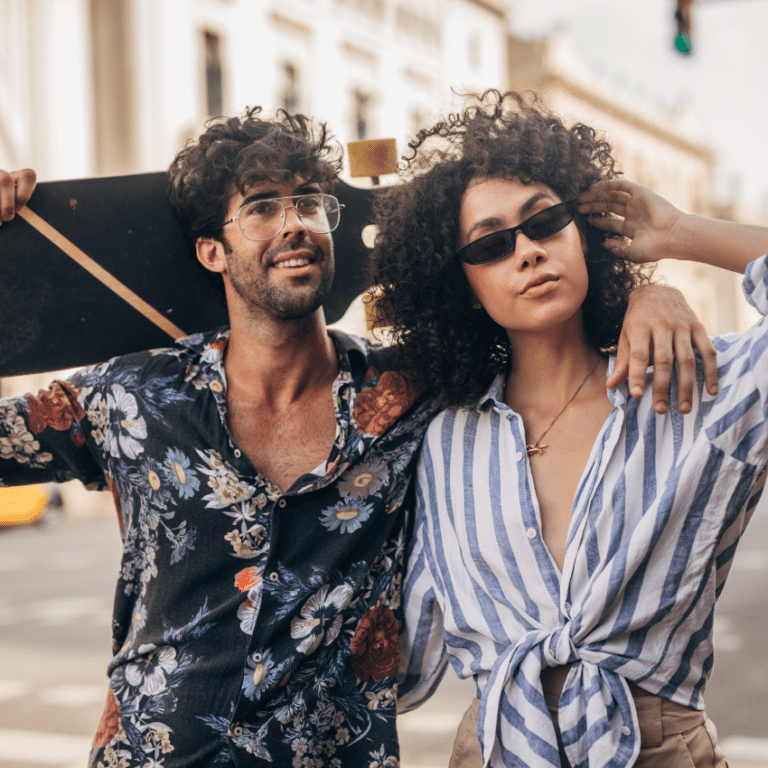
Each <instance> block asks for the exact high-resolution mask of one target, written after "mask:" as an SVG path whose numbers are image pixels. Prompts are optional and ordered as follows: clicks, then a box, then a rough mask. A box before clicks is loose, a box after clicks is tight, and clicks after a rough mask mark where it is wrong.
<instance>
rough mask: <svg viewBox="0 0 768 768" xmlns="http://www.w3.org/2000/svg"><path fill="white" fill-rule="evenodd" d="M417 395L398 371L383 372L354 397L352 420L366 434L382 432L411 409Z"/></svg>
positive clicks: (380, 433)
mask: <svg viewBox="0 0 768 768" xmlns="http://www.w3.org/2000/svg"><path fill="white" fill-rule="evenodd" d="M417 394H418V392H417V391H416V390H415V389H414V388H413V387H412V386H411V385H410V384H409V383H408V381H407V379H405V378H404V377H403V376H401V375H400V374H399V373H395V372H394V371H385V372H384V373H382V374H381V378H380V379H379V383H378V384H377V385H376V386H375V387H369V388H368V389H364V390H363V391H362V392H361V393H360V394H359V395H358V396H357V398H356V399H355V410H354V418H355V422H356V423H357V426H358V427H359V429H360V430H361V431H363V432H365V433H366V434H368V435H383V434H384V433H385V432H386V431H387V430H388V429H389V428H390V427H391V426H392V425H393V424H394V423H395V422H396V421H397V420H398V419H399V418H400V417H401V416H402V415H403V414H404V413H405V412H406V411H407V410H408V408H410V406H411V404H412V403H413V402H414V400H416V396H417Z"/></svg>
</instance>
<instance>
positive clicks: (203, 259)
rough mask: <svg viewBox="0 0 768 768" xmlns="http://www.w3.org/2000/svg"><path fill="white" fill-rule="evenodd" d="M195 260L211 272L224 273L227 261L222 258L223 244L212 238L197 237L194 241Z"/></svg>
mask: <svg viewBox="0 0 768 768" xmlns="http://www.w3.org/2000/svg"><path fill="white" fill-rule="evenodd" d="M195 252H196V253H197V260H198V261H199V262H200V263H201V264H202V265H203V266H204V267H205V268H206V269H209V270H210V271H211V272H224V270H226V268H227V261H226V259H225V258H224V256H225V251H224V243H222V242H221V241H220V240H215V239H214V238H212V237H198V238H197V240H196V241H195Z"/></svg>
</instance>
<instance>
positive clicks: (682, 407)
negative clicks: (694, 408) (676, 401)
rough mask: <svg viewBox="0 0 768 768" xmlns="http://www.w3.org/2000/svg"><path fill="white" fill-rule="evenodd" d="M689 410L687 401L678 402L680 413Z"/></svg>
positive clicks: (689, 406) (689, 405)
mask: <svg viewBox="0 0 768 768" xmlns="http://www.w3.org/2000/svg"><path fill="white" fill-rule="evenodd" d="M690 410H691V404H690V403H689V402H688V401H686V402H684V403H680V413H688V412H689V411H690Z"/></svg>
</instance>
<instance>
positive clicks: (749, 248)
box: [579, 179, 768, 413]
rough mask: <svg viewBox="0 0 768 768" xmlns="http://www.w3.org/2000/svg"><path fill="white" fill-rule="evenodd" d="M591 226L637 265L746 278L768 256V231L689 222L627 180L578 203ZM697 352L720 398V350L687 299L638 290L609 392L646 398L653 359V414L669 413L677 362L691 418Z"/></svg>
mask: <svg viewBox="0 0 768 768" xmlns="http://www.w3.org/2000/svg"><path fill="white" fill-rule="evenodd" d="M579 211H580V213H582V214H586V215H591V214H609V215H608V216H605V215H603V216H593V218H591V219H590V223H591V224H592V225H593V226H595V227H598V228H599V229H602V230H604V231H606V232H608V233H610V234H612V235H617V237H616V238H615V239H609V240H607V241H606V247H607V248H609V249H610V250H611V251H612V252H613V253H615V254H617V255H618V256H621V257H622V258H626V259H629V260H630V261H634V262H636V263H647V262H652V261H659V260H660V259H662V258H671V259H680V260H686V261H698V262H701V263H705V264H711V265H713V266H718V267H722V268H724V269H730V270H733V271H737V272H743V271H744V270H745V269H746V266H747V264H748V263H749V262H750V261H752V260H753V259H755V258H757V257H758V256H761V255H762V254H764V253H766V252H768V229H766V228H764V227H757V226H753V225H748V224H737V223H735V222H728V221H718V220H715V219H708V218H706V217H703V216H695V215H693V214H685V213H683V212H682V211H680V210H679V209H677V208H676V207H675V206H673V205H672V204H671V203H669V202H668V201H667V200H665V199H664V198H663V197H660V196H659V195H657V194H656V193H655V192H653V191H652V190H650V189H648V188H646V187H643V186H641V185H639V184H634V183H632V182H630V181H627V180H625V179H613V180H610V181H603V182H599V183H598V184H595V185H594V186H592V187H591V188H590V189H589V190H588V191H587V192H585V193H584V194H582V195H581V197H580V198H579ZM694 349H696V350H697V351H698V352H699V354H700V355H701V357H702V360H703V362H704V376H705V381H706V386H707V391H708V392H709V393H710V394H712V395H714V394H716V393H717V366H716V356H715V350H714V348H713V347H712V344H711V343H710V341H709V339H708V337H707V334H706V332H705V330H704V327H703V326H702V324H701V323H700V322H699V321H698V318H696V316H695V315H694V314H693V312H692V310H691V309H690V307H689V306H688V304H687V303H686V302H685V299H684V298H683V296H682V294H681V293H680V292H679V291H676V290H675V289H673V288H667V287H665V286H648V287H645V288H641V289H638V290H637V291H635V292H634V293H633V294H632V297H631V298H630V305H629V309H628V310H627V315H626V318H625V322H624V327H623V328H622V334H621V340H620V342H619V350H618V359H617V363H616V368H615V369H614V372H613V374H612V376H611V377H610V379H609V380H608V386H611V387H615V386H618V385H619V384H620V383H621V382H622V381H624V380H625V379H627V378H628V379H629V386H630V392H631V393H632V394H633V395H634V396H639V395H641V394H642V391H643V385H642V382H643V379H644V377H645V371H646V368H647V366H648V362H649V357H650V355H651V354H652V355H653V364H654V379H653V391H654V408H655V410H656V411H657V412H658V413H663V412H665V411H666V409H667V394H666V393H667V392H668V391H669V381H670V378H671V373H672V364H673V361H676V362H677V367H678V381H679V388H678V407H679V409H680V411H681V412H682V413H687V412H688V411H689V410H690V408H691V406H690V403H691V395H692V393H693V386H694V380H695V358H694Z"/></svg>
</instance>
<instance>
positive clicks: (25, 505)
mask: <svg viewBox="0 0 768 768" xmlns="http://www.w3.org/2000/svg"><path fill="white" fill-rule="evenodd" d="M60 510H61V492H60V491H59V489H58V488H57V487H56V486H55V485H53V484H49V485H17V486H13V487H11V488H0V528H5V527H10V526H15V525H32V524H35V523H42V522H44V521H45V520H46V518H47V517H49V515H50V513H51V512H54V513H55V512H59V511H60Z"/></svg>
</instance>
